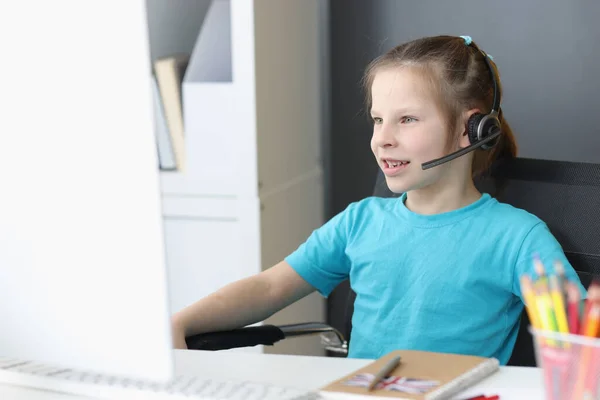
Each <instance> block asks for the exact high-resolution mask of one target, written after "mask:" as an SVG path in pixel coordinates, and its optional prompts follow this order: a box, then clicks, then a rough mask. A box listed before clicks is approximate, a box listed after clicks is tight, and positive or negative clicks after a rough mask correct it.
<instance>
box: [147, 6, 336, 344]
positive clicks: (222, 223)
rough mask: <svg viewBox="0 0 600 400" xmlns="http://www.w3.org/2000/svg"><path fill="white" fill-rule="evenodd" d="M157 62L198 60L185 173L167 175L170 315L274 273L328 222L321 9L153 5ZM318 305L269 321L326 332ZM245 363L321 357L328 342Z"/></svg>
mask: <svg viewBox="0 0 600 400" xmlns="http://www.w3.org/2000/svg"><path fill="white" fill-rule="evenodd" d="M147 4H148V21H149V40H150V47H151V53H152V58H153V59H156V58H157V57H161V56H164V55H168V54H170V53H173V52H181V51H183V52H190V53H192V56H191V60H190V64H189V66H188V70H187V72H186V76H185V79H184V83H183V112H184V124H185V146H186V169H185V170H184V171H182V172H172V171H161V185H162V194H163V215H164V222H165V231H166V247H167V263H168V267H169V286H170V290H171V311H172V312H174V311H176V310H179V309H181V308H183V307H185V306H187V305H188V304H190V303H192V302H194V301H196V300H198V299H199V298H201V297H203V296H206V295H208V294H209V293H211V292H213V291H215V290H217V289H218V288H220V287H222V286H223V285H225V284H227V283H229V282H232V281H234V280H238V279H241V278H243V277H246V276H249V275H253V274H256V273H258V272H260V271H262V270H264V269H266V268H269V267H270V266H272V265H274V264H275V263H277V262H278V261H280V260H281V259H283V257H285V256H286V255H287V254H289V253H290V252H291V251H293V250H294V249H295V248H296V247H297V246H298V245H300V244H301V243H302V241H304V240H305V239H306V238H307V237H308V235H309V234H310V233H311V231H312V230H313V229H315V228H317V227H318V226H320V225H321V224H322V223H323V222H324V215H323V214H324V193H323V192H324V188H323V170H322V163H321V141H322V137H323V133H324V129H326V120H325V115H324V110H325V109H326V108H325V107H326V106H327V104H326V100H327V95H326V92H327V89H326V88H327V84H326V79H325V77H326V76H327V63H326V59H324V58H323V56H324V55H326V54H327V51H326V49H325V47H324V46H326V45H327V42H328V39H327V29H328V26H327V21H328V18H327V9H326V2H325V1H320V0H302V1H280V0H254V1H251V0H212V1H209V0H147ZM324 320H325V303H324V300H323V299H322V298H321V296H319V295H318V294H317V293H313V294H312V295H310V296H308V297H307V298H305V299H303V300H301V301H299V302H298V303H296V304H294V305H292V306H290V307H288V308H286V309H285V310H282V311H281V312H279V313H277V314H276V315H274V316H273V317H272V318H270V319H268V320H267V321H265V322H267V323H274V324H284V323H296V322H305V321H324ZM242 351H265V352H273V353H284V354H311V355H323V350H322V348H321V346H320V344H319V338H318V337H311V338H295V339H288V340H285V341H282V342H280V343H278V344H276V345H275V346H273V347H272V348H271V347H265V348H263V347H257V348H248V349H243V350H242Z"/></svg>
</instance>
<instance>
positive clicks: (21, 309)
mask: <svg viewBox="0 0 600 400" xmlns="http://www.w3.org/2000/svg"><path fill="white" fill-rule="evenodd" d="M145 6H146V2H145V1H144V0H127V1H121V0H119V1H115V0H109V1H100V2H97V1H95V2H89V1H81V0H71V1H64V0H63V1H38V2H33V3H32V2H28V1H16V2H12V1H11V2H2V3H1V5H0V37H1V38H2V50H1V51H2V63H1V65H2V67H1V68H0V71H1V72H0V88H1V89H0V185H1V186H0V187H1V191H2V193H1V194H0V321H2V323H1V325H2V328H1V329H0V356H8V357H17V358H24V359H35V360H41V361H45V362H50V363H53V364H57V365H66V366H70V367H75V368H82V369H86V370H93V371H100V372H106V373H111V374H119V375H124V376H131V377H136V378H142V379H151V380H157V381H164V380H166V379H169V378H170V377H171V376H172V350H171V336H170V326H169V312H168V309H169V308H168V302H167V276H166V271H165V256H164V241H163V231H162V224H163V223H162V215H161V214H162V212H161V203H160V188H159V175H158V174H159V172H158V167H157V166H158V161H157V154H156V144H155V139H154V130H153V129H154V126H153V116H152V92H151V79H150V77H151V64H150V56H149V44H148V32H147V26H146V25H147V18H146V10H145Z"/></svg>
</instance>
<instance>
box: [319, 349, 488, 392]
mask: <svg viewBox="0 0 600 400" xmlns="http://www.w3.org/2000/svg"><path fill="white" fill-rule="evenodd" d="M398 355H399V356H400V357H401V361H400V364H399V365H398V367H396V368H395V369H394V370H393V371H392V372H391V373H390V374H389V375H388V376H387V377H386V378H384V379H383V380H382V381H381V382H380V383H379V384H378V385H377V386H376V387H375V388H374V389H373V390H371V391H368V390H367V386H368V385H369V383H370V382H371V380H372V379H373V376H374V375H375V374H376V373H377V372H378V371H379V370H380V369H381V368H382V367H383V366H384V365H386V364H387V362H388V361H389V360H390V359H391V358H393V357H395V356H398ZM499 367H500V364H499V362H498V360H497V359H495V358H485V357H477V356H467V355H457V354H448V353H434V352H424V351H414V350H398V351H394V352H391V353H389V354H386V355H385V356H384V357H381V358H380V359H378V360H376V361H374V362H372V363H370V364H368V365H367V366H365V367H363V368H361V369H359V370H357V371H355V372H353V373H351V374H349V375H346V376H344V377H343V378H341V379H338V380H337V381H335V382H332V383H330V384H329V385H327V386H325V387H323V388H321V389H320V393H321V395H322V397H323V399H365V400H367V399H390V398H393V399H411V400H412V399H423V400H439V399H447V398H450V397H451V396H454V395H455V394H459V393H460V392H462V391H463V390H465V389H467V388H469V387H471V386H473V385H475V384H476V383H478V382H480V381H481V380H483V379H484V378H485V377H487V376H489V375H491V374H493V373H494V372H496V371H498V369H499Z"/></svg>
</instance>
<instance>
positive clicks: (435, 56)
mask: <svg viewBox="0 0 600 400" xmlns="http://www.w3.org/2000/svg"><path fill="white" fill-rule="evenodd" d="M483 57H485V56H484V55H483V54H482V52H481V51H480V49H479V47H478V46H477V44H475V42H473V41H471V43H470V45H469V46H467V45H466V43H465V40H464V39H463V38H462V37H459V36H432V37H425V38H421V39H417V40H413V41H411V42H407V43H404V44H401V45H399V46H396V47H394V48H393V49H391V50H390V51H388V52H387V53H385V54H383V55H382V56H380V57H378V58H376V59H375V60H373V61H372V62H371V63H370V64H369V65H368V66H367V68H366V71H365V74H364V77H363V88H364V90H365V92H366V104H367V110H368V109H370V108H371V86H372V84H373V79H374V78H375V75H376V73H377V72H378V71H379V70H381V69H383V68H390V67H413V68H412V69H413V70H415V71H418V72H419V73H420V74H421V75H422V77H423V78H424V81H425V82H427V84H428V85H429V86H430V88H431V90H432V94H433V95H434V98H435V99H436V100H437V105H438V107H439V108H440V110H441V111H442V113H443V114H444V117H445V119H446V122H447V124H448V129H449V132H453V131H454V129H456V124H457V122H458V118H459V116H460V115H461V114H462V112H464V111H466V110H470V109H474V108H478V109H479V110H480V112H482V113H488V112H490V110H491V108H492V102H493V97H494V84H493V81H492V78H491V76H490V70H489V68H488V66H487V64H486V62H485V60H484V59H483ZM490 64H491V65H492V68H493V73H494V75H495V77H496V82H497V85H498V96H500V99H502V85H501V84H500V78H499V74H498V69H497V66H496V64H495V63H494V62H493V61H491V62H490ZM499 120H500V124H501V129H502V134H501V135H500V137H499V139H498V143H497V144H496V146H494V147H493V148H492V149H491V150H480V149H477V150H475V152H474V157H473V165H472V171H473V176H474V177H475V176H477V175H480V174H482V173H484V172H486V171H488V170H489V168H490V167H491V165H492V164H493V162H494V161H496V160H497V159H499V158H511V157H516V155H517V144H516V140H515V137H514V134H513V132H512V130H511V128H510V126H509V124H508V123H507V122H506V120H505V119H504V115H503V113H502V109H501V108H500V110H499Z"/></svg>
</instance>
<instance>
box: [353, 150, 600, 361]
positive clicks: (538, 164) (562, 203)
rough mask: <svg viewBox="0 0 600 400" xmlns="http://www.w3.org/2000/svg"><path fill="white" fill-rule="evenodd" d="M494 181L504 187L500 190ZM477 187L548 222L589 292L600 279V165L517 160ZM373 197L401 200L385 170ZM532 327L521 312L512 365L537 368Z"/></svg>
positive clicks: (496, 169)
mask: <svg viewBox="0 0 600 400" xmlns="http://www.w3.org/2000/svg"><path fill="white" fill-rule="evenodd" d="M496 183H499V184H500V185H501V186H500V190H497V189H496V185H495V184H496ZM476 184H477V187H478V188H479V189H480V190H481V191H483V192H487V193H489V194H490V195H492V196H494V197H496V198H497V199H498V200H499V201H502V202H504V203H508V204H511V205H513V206H515V207H518V208H522V209H524V210H527V211H529V212H530V213H532V214H534V215H536V216H538V217H539V218H540V219H542V220H543V221H544V222H546V224H547V225H548V227H549V228H550V230H551V232H552V233H553V235H554V236H555V237H556V238H557V240H558V241H559V242H560V244H561V245H562V247H563V250H564V252H565V254H566V256H567V259H568V260H569V262H570V263H571V264H572V265H573V267H574V268H575V270H576V271H577V274H578V275H579V278H580V279H581V281H582V283H583V284H584V286H585V287H586V288H587V287H589V284H590V283H591V281H592V279H593V278H594V277H600V164H592V163H575V162H564V161H551V160H540V159H530V158H516V159H512V160H504V161H502V162H498V163H496V164H495V165H494V166H493V168H492V170H491V171H490V174H489V175H487V176H486V177H483V178H481V179H479V180H478V181H477V183H476ZM373 195H374V196H378V197H399V196H400V195H399V194H396V193H393V192H391V191H390V190H389V188H388V186H387V184H386V182H385V178H384V176H383V174H382V173H381V172H379V174H378V176H377V180H376V183H375V188H374V193H373ZM355 298H356V295H355V293H354V292H352V290H350V292H349V295H348V300H347V310H346V332H347V336H348V337H350V332H351V327H352V321H351V317H352V312H353V309H354V300H355ZM528 325H529V320H528V318H527V313H525V312H523V315H522V318H521V325H520V330H519V333H518V336H517V342H516V344H515V347H514V350H513V354H512V357H511V359H510V361H509V362H508V364H509V365H520V366H535V365H536V362H535V356H534V348H533V340H532V338H531V335H530V333H529V332H528V330H527V327H528Z"/></svg>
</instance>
